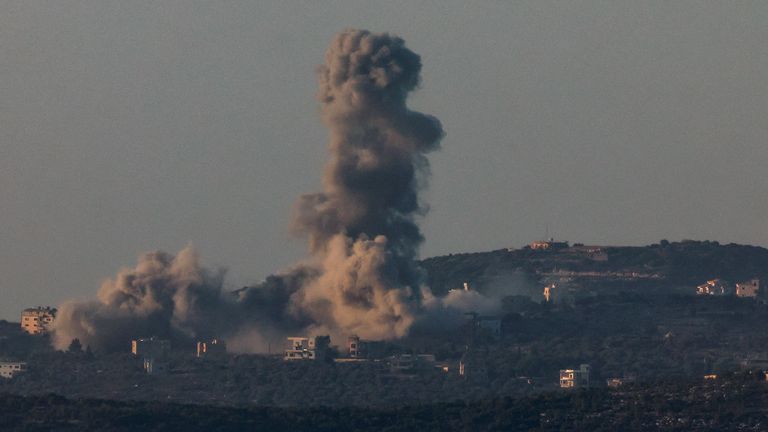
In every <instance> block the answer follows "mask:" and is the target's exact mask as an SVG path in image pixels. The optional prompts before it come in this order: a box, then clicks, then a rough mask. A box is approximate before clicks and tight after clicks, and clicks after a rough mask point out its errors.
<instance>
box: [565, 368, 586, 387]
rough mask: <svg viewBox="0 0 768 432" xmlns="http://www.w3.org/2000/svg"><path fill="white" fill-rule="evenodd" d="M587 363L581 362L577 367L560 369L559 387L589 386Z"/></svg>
mask: <svg viewBox="0 0 768 432" xmlns="http://www.w3.org/2000/svg"><path fill="white" fill-rule="evenodd" d="M589 369H590V368H589V365H588V364H582V365H580V366H579V368H578V369H561V370H560V387H561V388H589Z"/></svg>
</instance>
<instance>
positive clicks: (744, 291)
mask: <svg viewBox="0 0 768 432" xmlns="http://www.w3.org/2000/svg"><path fill="white" fill-rule="evenodd" d="M759 291H760V279H752V280H749V281H746V282H739V283H737V284H736V296H738V297H751V298H755V297H757V294H758V292H759Z"/></svg>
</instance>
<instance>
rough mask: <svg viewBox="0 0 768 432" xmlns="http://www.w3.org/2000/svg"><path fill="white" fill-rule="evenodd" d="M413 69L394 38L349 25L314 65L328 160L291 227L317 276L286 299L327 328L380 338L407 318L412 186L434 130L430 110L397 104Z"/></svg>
mask: <svg viewBox="0 0 768 432" xmlns="http://www.w3.org/2000/svg"><path fill="white" fill-rule="evenodd" d="M420 70H421V59H420V58H419V56H418V55H417V54H415V53H414V52H412V51H411V50H409V49H408V48H406V47H405V44H404V42H403V40H402V39H400V38H398V37H393V36H390V35H388V34H372V33H369V32H367V31H357V30H349V31H345V32H343V33H341V34H339V35H338V36H337V37H336V39H335V40H334V41H333V43H332V44H331V47H330V49H329V50H328V52H327V53H326V56H325V65H324V66H323V67H321V68H320V92H319V99H320V102H321V104H322V113H323V120H324V121H325V123H326V125H328V128H329V129H330V146H329V147H330V154H331V159H330V162H329V163H328V165H327V166H326V171H325V176H324V178H323V186H324V191H323V192H322V193H317V194H312V195H305V196H303V197H302V198H301V199H300V201H299V203H298V209H297V217H296V221H295V227H296V229H297V230H298V231H299V232H302V233H306V234H307V235H308V237H309V243H310V252H311V253H312V254H313V255H314V256H315V257H316V258H318V260H319V265H320V274H321V275H320V277H319V278H317V279H316V280H314V281H313V282H311V283H310V284H308V285H307V286H306V287H305V288H304V289H303V290H301V291H300V292H298V293H296V295H295V296H294V299H295V301H296V303H297V307H299V308H301V309H303V310H306V311H307V312H308V313H309V315H310V316H312V317H313V318H314V319H315V321H317V322H319V323H321V324H322V325H323V326H325V327H330V328H329V330H331V331H332V330H333V328H334V327H335V328H338V329H341V330H344V331H347V332H353V333H357V334H358V335H360V336H361V337H364V338H377V339H388V338H394V337H399V336H402V335H404V334H405V333H406V332H407V330H408V328H409V327H410V325H411V324H412V323H413V321H414V319H415V314H416V313H417V310H416V309H417V308H418V294H419V284H420V282H421V280H422V278H421V274H420V272H419V270H418V268H417V266H416V258H417V254H418V246H419V244H420V243H421V242H422V240H423V238H422V235H421V232H420V231H419V228H418V226H417V225H416V223H415V221H414V218H415V217H416V216H417V215H419V214H420V213H421V212H422V208H421V206H420V205H419V200H418V191H419V189H420V186H421V185H423V183H424V176H423V175H424V174H425V171H426V170H427V167H428V162H427V159H426V157H425V154H426V153H428V152H430V151H433V150H435V149H437V148H438V144H439V140H440V138H441V137H442V135H443V131H442V127H441V126H440V122H439V121H438V120H437V119H435V118H434V117H431V116H428V115H425V114H421V113H417V112H414V111H411V110H409V109H408V108H407V106H406V97H407V96H408V93H409V92H411V91H412V90H414V89H415V88H416V86H417V85H418V84H419V72H420Z"/></svg>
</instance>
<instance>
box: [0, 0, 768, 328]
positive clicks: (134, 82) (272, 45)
mask: <svg viewBox="0 0 768 432" xmlns="http://www.w3.org/2000/svg"><path fill="white" fill-rule="evenodd" d="M766 22H768V2H765V1H762V0H755V1H735V2H722V1H716V0H712V1H686V0H676V1H636V0H626V1H617V0H606V1H598V0H590V1H588V0H582V1H567V2H565V1H548V0H530V1H512V0H506V1H504V0H495V1H490V0H479V1H474V2H467V1H458V0H457V1H452V0H439V1H387V2H374V1H355V0H343V1H342V0H337V1H323V2H317V1H291V0H280V1H253V0H248V1H245V0H232V1H221V0H218V1H212V0H211V1H194V0H184V1H182V0H165V1H162V2H150V1H131V0H56V1H39V0H6V1H3V2H0V292H1V293H2V302H0V318H7V319H18V313H19V310H20V309H21V308H23V307H26V306H31V305H38V304H57V303H58V302H60V301H61V300H63V299H66V298H71V297H77V298H85V297H90V296H94V295H95V292H96V290H97V288H98V285H99V282H100V280H101V279H103V278H105V277H110V276H111V275H113V274H114V273H115V271H116V270H117V269H118V268H119V267H121V266H124V265H132V264H133V263H134V262H135V259H136V256H137V254H138V253H140V252H142V251H147V250H153V249H157V248H160V249H164V250H167V251H170V252H175V251H177V250H179V249H180V248H182V247H183V246H184V245H185V244H187V243H188V242H190V241H191V242H192V243H193V244H194V245H195V246H196V247H197V248H198V250H199V251H200V253H201V255H202V259H203V261H204V263H206V264H207V265H210V266H219V265H222V266H226V267H228V268H229V269H230V271H229V285H230V286H233V287H234V286H238V285H241V284H245V283H249V282H256V281H259V280H261V279H262V278H263V277H265V276H266V275H268V274H269V273H271V272H274V271H276V270H279V269H281V268H284V267H286V266H288V265H290V264H291V263H292V262H294V261H296V260H297V259H299V258H301V257H302V256H304V254H305V244H304V242H303V241H302V240H301V239H294V238H292V237H291V235H290V234H289V230H288V226H289V217H290V212H291V208H292V205H293V203H294V202H295V200H296V198H297V197H298V195H300V194H302V193H307V192H314V191H318V190H320V189H321V187H320V184H319V181H320V180H319V179H320V176H321V172H322V169H323V165H324V163H325V156H326V150H325V146H326V133H327V132H326V130H325V128H324V127H323V126H322V124H321V122H320V118H319V116H318V106H317V103H316V101H315V92H316V78H315V68H316V67H317V65H319V64H320V63H322V61H323V53H324V51H325V49H326V46H327V44H328V43H329V41H330V40H331V39H332V37H333V35H334V34H335V33H336V32H338V31H340V30H342V29H344V28H347V27H357V28H367V29H370V30H372V31H389V32H392V33H395V34H398V35H400V36H401V37H403V38H404V39H405V40H406V43H407V44H408V46H409V47H410V48H411V49H413V50H414V51H416V52H418V53H419V54H421V56H422V61H423V64H424V69H423V85H422V88H421V89H420V90H419V91H418V92H417V93H416V95H415V96H414V97H413V99H412V106H413V107H414V108H417V109H418V110H420V111H423V112H426V113H430V114H433V115H435V116H437V117H438V118H439V119H440V120H441V121H442V122H443V124H444V127H445V129H446V132H447V135H446V137H445V139H444V141H443V150H441V151H440V152H437V153H433V154H432V155H431V156H430V159H431V161H432V180H431V184H430V188H429V190H428V191H427V192H426V193H425V194H424V195H423V198H424V200H425V202H427V203H428V204H429V205H430V207H431V211H430V213H429V214H428V215H427V216H426V218H425V219H424V221H423V223H422V226H423V228H424V233H425V236H426V238H427V240H426V243H425V244H424V247H423V249H422V256H431V255H436V254H443V253H449V252H460V251H476V250H490V249H498V248H502V247H508V246H520V245H522V244H525V243H527V242H528V241H530V240H532V239H535V238H540V237H542V236H543V235H544V232H545V229H546V227H547V226H549V232H550V233H551V234H554V235H555V236H556V237H558V238H562V239H566V240H571V241H580V242H585V243H598V244H648V243H653V242H657V241H658V240H659V239H662V238H667V239H670V240H674V239H682V238H696V239H712V240H719V241H721V242H740V243H751V244H758V245H767V244H768V229H766V223H765V222H764V220H765V215H766V213H767V212H768V202H766V200H764V199H763V197H764V193H763V190H765V189H766V187H768V178H767V177H766V175H765V172H766V163H768V145H767V144H768V130H766V129H767V127H768V121H767V120H768V43H766V42H768V26H766V25H765V23H766Z"/></svg>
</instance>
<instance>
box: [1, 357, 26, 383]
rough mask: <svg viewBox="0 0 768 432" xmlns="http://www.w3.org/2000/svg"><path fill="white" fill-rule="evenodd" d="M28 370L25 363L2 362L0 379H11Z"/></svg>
mask: <svg viewBox="0 0 768 432" xmlns="http://www.w3.org/2000/svg"><path fill="white" fill-rule="evenodd" d="M26 370H27V364H26V363H25V362H11V361H2V362H0V377H2V378H5V379H10V378H13V377H15V376H16V375H18V374H20V373H23V372H25V371H26Z"/></svg>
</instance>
